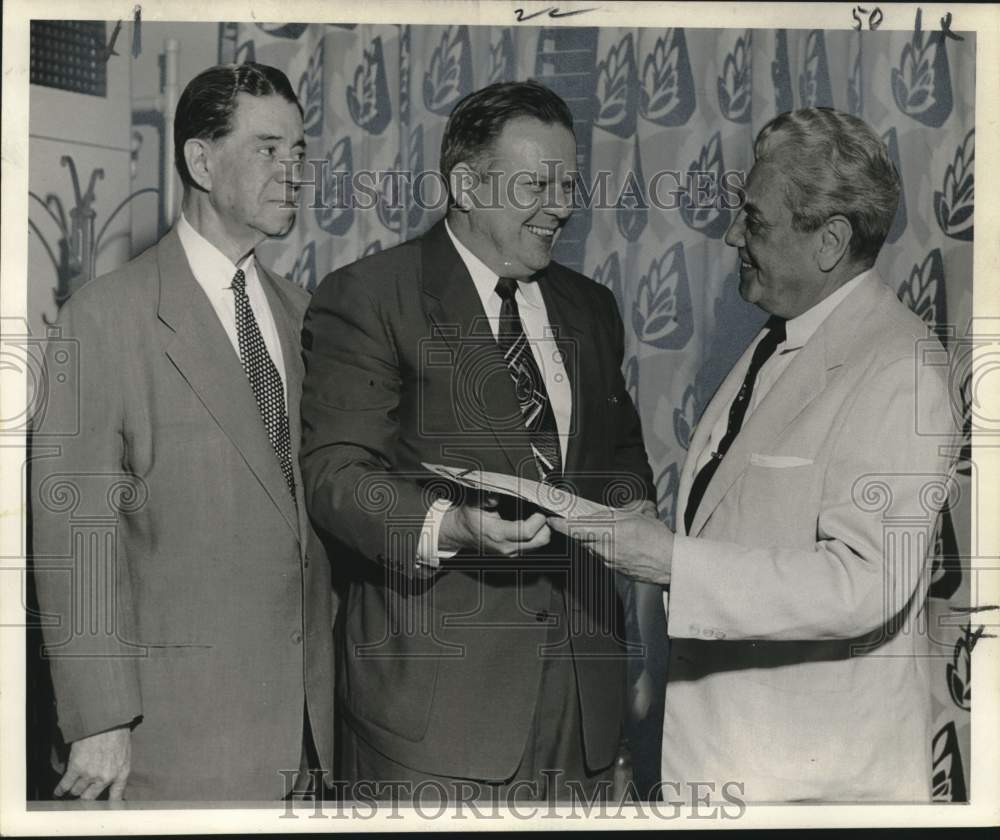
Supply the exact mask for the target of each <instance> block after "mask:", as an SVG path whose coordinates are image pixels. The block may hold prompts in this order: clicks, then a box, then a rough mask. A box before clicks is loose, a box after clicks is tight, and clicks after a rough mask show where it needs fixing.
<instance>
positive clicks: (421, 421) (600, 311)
mask: <svg viewBox="0 0 1000 840" xmlns="http://www.w3.org/2000/svg"><path fill="white" fill-rule="evenodd" d="M575 153H576V144H575V139H574V135H573V118H572V116H571V114H570V112H569V109H568V108H567V106H566V104H565V103H564V102H563V101H562V100H561V99H560V98H559V97H558V96H556V95H555V94H553V93H552V92H551V91H549V90H548V89H546V88H545V87H543V86H541V85H538V84H535V83H530V82H529V83H503V84H495V85H491V86H489V87H487V88H485V89H483V90H480V91H478V92H476V93H473V94H472V95H470V96H468V97H466V98H465V99H464V100H463V101H462V102H460V103H459V104H458V106H457V107H456V108H455V110H454V112H453V113H452V115H451V117H450V118H449V121H448V124H447V127H446V128H445V133H444V138H443V141H442V151H441V170H442V174H443V175H444V177H445V178H446V179H447V180H448V184H449V189H450V201H451V206H450V209H449V212H448V215H447V219H446V221H442V222H440V223H438V224H437V225H436V226H435V227H434V228H432V229H431V230H430V231H429V232H428V233H427V234H426V235H425V236H422V237H420V238H418V239H415V240H412V241H410V242H406V243H404V244H402V245H400V246H398V247H396V248H393V249H391V250H389V251H386V252H383V253H379V254H375V255H373V256H371V257H368V258H366V259H364V260H361V261H359V262H357V263H354V264H353V265H350V266H347V267H346V268H343V269H341V270H339V271H336V272H334V273H333V274H331V275H330V276H329V277H327V278H326V279H325V280H324V282H323V283H322V285H321V286H320V287H319V288H318V289H317V291H316V293H315V295H314V297H313V301H312V303H311V304H310V308H309V312H308V313H307V315H306V321H305V328H304V333H303V346H304V350H305V361H306V379H305V384H304V387H303V403H302V417H303V434H304V439H303V449H302V458H303V460H302V464H303V475H304V477H305V485H306V501H307V504H308V507H309V513H310V516H311V518H312V520H313V522H314V524H315V525H316V527H317V529H318V530H319V531H320V532H321V534H322V535H323V536H324V537H325V538H326V539H328V540H329V543H330V546H331V548H332V550H335V551H336V552H337V555H336V556H337V566H336V568H337V569H339V570H340V571H341V573H342V577H343V578H344V579H345V580H346V585H347V596H346V604H345V608H344V621H343V633H344V635H343V637H342V639H343V641H342V644H341V645H340V646H339V652H338V657H339V659H338V674H339V675H340V677H339V679H341V680H342V682H341V687H342V691H341V692H340V700H341V703H342V709H343V713H344V722H345V724H346V725H345V727H344V729H343V741H342V747H343V754H342V759H343V760H342V763H341V769H340V770H339V771H338V777H339V776H343V778H345V779H346V780H347V781H350V782H355V781H359V780H375V781H380V782H390V781H391V782H399V783H400V784H398V785H395V786H390V785H388V784H387V785H386V786H385V788H384V789H382V790H381V791H380V792H379V795H380V796H383V797H399V798H407V797H410V796H414V795H418V794H419V793H420V792H417V791H416V789H415V786H419V785H421V784H422V783H425V784H424V786H423V787H422V788H421V791H422V792H423V793H425V794H426V795H436V796H437V797H452V796H455V795H462V791H464V792H465V793H466V795H468V793H469V791H478V794H476V793H473V795H482V796H487V795H493V794H500V795H504V796H507V795H509V796H528V797H531V796H539V797H544V796H559V797H562V796H566V795H567V793H568V791H569V790H570V788H569V787H568V785H570V784H573V785H575V786H576V789H577V790H578V791H580V792H585V793H586V794H588V795H592V794H593V793H594V792H595V791H597V792H600V791H601V790H604V789H606V784H605V782H606V780H607V778H608V775H609V768H610V766H611V764H612V762H613V760H614V759H615V757H616V753H617V747H618V742H619V733H620V726H621V720H622V715H623V696H624V687H625V659H624V652H623V647H622V641H621V640H622V633H621V627H620V619H621V616H620V602H619V600H618V597H617V595H616V590H615V579H614V576H613V575H609V574H608V573H607V572H606V570H604V569H603V568H602V567H601V564H600V563H598V562H595V561H594V560H593V558H591V557H589V556H587V555H585V554H580V553H578V554H576V555H571V554H570V552H569V549H568V547H567V543H566V542H565V541H563V540H562V539H561V538H560V539H558V540H552V541H550V536H551V534H550V532H549V530H548V528H547V526H546V525H545V518H544V516H543V515H542V514H541V513H540V512H538V511H535V512H531V511H528V510H521V511H518V510H516V509H512V510H505V509H504V506H503V505H500V506H499V507H498V506H497V505H496V504H494V501H495V500H490V499H487V500H485V501H483V500H477V499H474V498H472V497H471V496H464V497H463V496H461V494H457V493H452V494H451V495H450V496H449V497H447V498H436V496H437V491H438V490H441V491H442V492H444V491H445V488H441V487H440V486H439V484H438V485H436V484H435V482H428V479H430V478H431V477H432V476H431V474H430V473H429V472H427V471H426V470H425V469H424V468H423V466H422V464H423V463H426V462H430V463H444V464H447V465H454V466H460V467H470V468H474V469H482V470H486V471H491V472H501V473H508V474H512V475H514V476H518V477H521V478H526V479H533V480H539V479H543V480H548V481H550V482H551V481H557V480H558V481H560V482H563V483H565V484H567V485H569V486H570V487H571V488H572V489H573V490H575V491H576V492H577V493H579V494H580V495H583V496H585V497H589V498H591V499H594V500H597V501H606V502H607V501H609V500H610V497H612V496H615V495H617V494H618V493H622V494H623V498H624V497H630V498H631V499H632V500H633V501H634V502H635V503H636V504H642V503H643V502H644V501H645V504H644V505H643V507H644V509H646V510H647V511H648V510H650V509H652V503H651V502H648V501H647V500H649V499H651V498H652V496H653V488H652V483H651V473H650V469H649V465H648V463H647V459H646V453H645V450H644V448H643V444H642V438H641V433H640V427H639V420H638V416H637V414H636V411H635V409H634V407H633V405H632V402H631V400H630V399H629V397H628V394H627V393H626V390H625V385H624V381H623V378H622V374H621V370H620V365H621V361H622V355H623V328H622V324H621V321H620V319H619V317H618V313H617V310H616V307H615V302H614V298H613V296H612V295H611V293H610V292H609V291H608V290H607V289H605V288H604V287H602V286H600V285H598V284H596V283H594V282H593V281H591V280H589V279H587V278H586V277H583V276H581V275H579V274H577V273H575V272H573V271H571V270H569V269H567V268H565V267H563V266H561V265H558V264H557V263H553V262H551V252H552V248H553V243H554V242H555V241H556V239H557V237H558V236H559V231H560V229H561V228H562V226H563V225H564V224H565V222H566V220H567V219H568V218H569V216H570V214H571V212H572V189H573V181H572V168H573V164H574V160H575ZM452 489H453V488H452ZM529 514H530V515H529ZM334 546H335V548H333V547H334ZM476 783H486V785H487V786H482V785H479V786H478V787H477V786H476ZM461 784H473V785H474V786H473V787H472V788H467V787H459V786H460V785H461ZM428 791H429V793H428Z"/></svg>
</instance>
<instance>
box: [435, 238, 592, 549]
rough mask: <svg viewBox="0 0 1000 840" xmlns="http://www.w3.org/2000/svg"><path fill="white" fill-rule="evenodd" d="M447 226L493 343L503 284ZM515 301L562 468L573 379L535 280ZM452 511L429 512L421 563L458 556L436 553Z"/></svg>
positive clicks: (444, 505)
mask: <svg viewBox="0 0 1000 840" xmlns="http://www.w3.org/2000/svg"><path fill="white" fill-rule="evenodd" d="M444 226H445V229H446V230H447V231H448V236H449V237H450V239H451V242H452V244H453V245H454V246H455V250H456V251H458V255H459V257H461V258H462V262H463V263H464V264H465V267H466V269H467V270H468V272H469V274H470V276H471V277H472V282H473V283H474V284H475V287H476V292H477V293H478V295H479V299H480V300H481V301H482V304H483V310H484V311H485V312H486V319H487V321H488V322H489V325H490V330H491V331H492V332H493V337H494V338H497V337H498V332H499V326H500V307H501V305H502V301H501V299H500V295H498V294H497V292H496V285H497V280H499V279H500V278H499V276H498V275H497V273H496V272H495V271H493V269H491V268H490V267H489V266H488V265H486V263H484V262H483V261H482V260H481V259H479V257H477V256H476V255H475V254H473V253H472V251H470V250H469V249H468V248H466V247H465V246H464V245H463V244H462V243H461V242H460V241H459V240H458V237H456V236H455V234H454V233H452V230H451V227H450V226H449V225H448V223H447V222H445V225H444ZM514 300H515V302H516V303H517V309H518V314H519V315H520V316H521V324H522V326H523V327H524V335H525V337H526V338H527V339H528V344H529V346H530V347H531V355H532V356H534V357H535V362H536V363H537V364H538V369H539V371H540V372H541V374H542V379H543V381H544V382H545V390H546V392H547V393H548V397H549V404H550V405H551V406H552V413H553V415H555V421H556V429H557V430H558V435H559V451H560V453H561V455H562V462H563V464H565V463H566V452H567V449H568V447H569V429H570V422H571V420H572V417H573V391H572V388H571V387H570V383H569V378H568V377H567V376H566V366H565V365H564V364H563V358H562V353H561V352H560V350H559V346H558V344H557V343H556V340H555V332H554V331H553V329H552V326H551V324H550V323H549V314H548V310H546V308H545V300H544V298H543V297H542V290H541V289H540V288H539V287H538V284H537V283H535V282H533V281H531V280H518V281H517V292H516V293H515V295H514ZM449 507H451V505H450V504H449V503H448V502H447V501H445V500H438V501H437V502H435V503H434V504H432V505H431V507H430V509H429V510H428V511H427V518H426V519H425V520H424V529H423V531H422V532H421V535H420V541H419V545H418V548H417V560H418V562H420V563H423V564H425V565H428V566H435V565H437V562H438V559H439V558H440V557H448V556H454V552H452V553H451V554H448V553H446V552H439V551H438V549H437V544H438V530H439V528H440V526H441V519H442V518H443V517H444V514H445V512H446V511H447V510H448V508H449Z"/></svg>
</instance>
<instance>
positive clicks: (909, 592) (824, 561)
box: [667, 358, 952, 640]
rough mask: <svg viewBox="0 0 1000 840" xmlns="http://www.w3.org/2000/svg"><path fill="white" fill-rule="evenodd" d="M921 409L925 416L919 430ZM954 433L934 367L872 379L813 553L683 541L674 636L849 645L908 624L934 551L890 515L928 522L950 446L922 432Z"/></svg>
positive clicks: (826, 492)
mask: <svg viewBox="0 0 1000 840" xmlns="http://www.w3.org/2000/svg"><path fill="white" fill-rule="evenodd" d="M918 381H919V384H918ZM918 390H919V392H920V399H919V401H918V400H917V399H916V395H917V391H918ZM918 407H920V408H921V411H922V412H923V417H922V419H921V420H920V421H919V422H915V421H916V409H917V408H918ZM951 426H952V422H951V417H950V409H949V400H948V394H947V389H946V387H945V385H944V382H943V380H942V379H941V377H940V376H939V375H938V373H937V372H936V371H922V372H920V373H919V374H917V375H916V376H915V371H914V363H913V359H912V358H904V359H899V360H897V361H894V362H892V363H890V364H888V365H886V366H885V367H883V368H882V369H880V370H878V371H877V372H875V373H874V374H873V375H871V376H869V377H868V378H867V380H866V381H865V382H863V383H862V385H861V387H860V388H859V389H858V391H857V392H856V394H855V397H854V400H853V403H852V406H851V407H850V409H849V411H848V412H847V414H846V416H845V422H844V423H843V424H842V426H841V428H840V429H839V430H838V432H837V438H836V440H835V442H834V445H833V449H832V452H831V456H830V460H829V463H828V464H827V466H826V472H825V475H824V478H823V482H824V483H823V488H822V495H821V501H820V508H819V513H818V517H817V521H816V542H815V545H814V546H813V547H812V548H811V549H808V550H801V549H791V548H779V547H764V546H756V547H749V546H744V545H739V544H737V543H735V542H732V543H730V542H722V541H716V540H711V539H702V538H700V537H694V538H692V537H685V536H680V535H678V536H677V537H676V540H675V551H674V558H673V568H672V573H671V586H670V607H669V615H668V628H667V632H668V635H669V636H672V637H675V638H677V637H687V638H714V639H727V640H733V639H771V640H809V639H814V640H815V639H851V638H855V637H858V636H861V635H863V634H866V633H869V632H873V631H876V630H878V628H880V627H882V626H884V625H885V624H886V623H887V622H888V621H889V620H890V619H891V618H893V617H896V616H900V615H901V613H902V611H903V610H904V609H905V608H906V607H907V605H908V603H909V602H910V601H911V599H912V598H913V596H914V595H915V594H918V593H919V592H921V591H922V589H923V588H925V587H926V584H927V574H928V564H927V559H928V554H929V552H928V545H927V543H926V541H925V540H924V538H923V536H921V533H922V532H921V533H913V529H912V527H911V533H910V535H909V540H907V539H901V540H896V539H894V538H892V536H891V535H889V529H887V527H886V523H885V517H886V516H887V515H888V516H891V517H894V518H897V517H898V519H896V521H897V522H902V521H905V520H906V519H907V518H908V517H909V518H910V519H911V521H913V522H918V523H926V521H927V517H928V513H927V507H926V506H927V505H928V504H931V505H932V506H933V504H934V502H933V499H934V497H935V495H936V493H938V492H939V491H940V488H941V486H942V485H941V484H940V482H941V481H943V480H944V479H945V478H946V476H947V475H948V470H949V462H948V459H947V457H946V456H945V455H943V454H941V452H940V451H939V450H940V449H941V446H942V444H944V443H947V440H946V439H942V437H941V436H930V435H926V434H922V433H920V431H919V429H947V428H950V427H951ZM936 488H937V489H936ZM752 502H753V500H748V504H752ZM938 502H940V499H938ZM767 515H771V516H775V515H781V512H780V511H770V512H768V514H767ZM918 528H922V525H920V526H918Z"/></svg>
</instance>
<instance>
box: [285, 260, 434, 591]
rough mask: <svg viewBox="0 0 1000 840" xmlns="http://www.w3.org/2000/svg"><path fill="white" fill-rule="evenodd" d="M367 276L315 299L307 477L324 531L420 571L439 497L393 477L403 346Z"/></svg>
mask: <svg viewBox="0 0 1000 840" xmlns="http://www.w3.org/2000/svg"><path fill="white" fill-rule="evenodd" d="M369 286H370V284H369V283H367V282H366V278H364V277H361V276H359V275H358V274H356V273H355V271H354V270H353V269H352V267H350V266H348V267H347V268H345V269H341V270H339V271H337V272H335V273H334V274H332V275H330V276H329V277H328V278H327V279H326V280H325V281H324V282H323V283H322V285H321V286H320V287H319V289H318V290H317V291H316V293H315V294H314V295H313V299H312V302H311V303H310V305H309V309H308V311H307V312H306V318H305V323H304V327H303V334H302V344H303V350H304V354H305V366H306V375H305V380H304V382H303V390H302V436H303V437H302V456H301V458H302V475H303V481H304V484H305V492H306V505H307V507H308V510H309V515H310V517H311V518H312V520H313V523H314V524H315V526H316V528H317V529H318V530H319V531H320V532H321V533H323V534H325V535H327V536H332V537H333V538H334V539H336V540H337V541H339V542H340V543H342V544H343V545H346V546H347V547H348V548H350V549H352V550H353V551H355V552H357V553H359V554H361V555H362V556H363V557H366V558H367V559H369V560H371V561H373V562H375V563H378V564H380V565H384V566H387V567H389V568H392V569H394V570H396V571H398V572H401V573H403V574H407V575H411V576H418V577H424V576H426V575H427V574H428V573H429V572H428V571H427V570H425V569H423V567H419V566H417V565H416V564H415V560H416V557H417V548H418V545H419V540H420V535H421V532H422V531H423V528H424V522H425V519H426V516H427V510H428V507H429V505H430V500H428V499H425V498H424V497H423V493H422V491H421V490H420V488H419V487H418V486H417V484H416V483H415V481H413V479H412V478H407V477H405V476H400V475H397V474H395V473H394V471H393V454H392V453H393V448H394V446H395V444H396V441H397V438H398V435H399V418H398V408H399V401H400V391H401V386H402V383H401V378H400V369H399V362H398V357H397V354H396V348H395V343H394V340H393V337H392V334H391V331H390V330H389V329H388V327H387V325H386V324H385V323H384V322H383V318H382V315H381V312H380V309H379V306H378V303H377V302H376V301H375V300H374V298H373V297H372V294H371V291H370V288H369Z"/></svg>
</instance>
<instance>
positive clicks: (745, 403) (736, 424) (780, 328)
mask: <svg viewBox="0 0 1000 840" xmlns="http://www.w3.org/2000/svg"><path fill="white" fill-rule="evenodd" d="M765 326H766V327H767V334H766V335H765V336H764V337H763V338H762V339H761V340H760V341H759V342H758V343H757V346H756V347H755V348H754V351H753V357H752V358H751V359H750V367H749V368H748V369H747V375H746V376H745V377H743V384H742V385H741V386H740V390H739V391H738V392H737V394H736V398H735V399H734V400H733V404H732V405H731V406H729V422H728V423H727V424H726V433H725V435H723V436H722V440H721V441H719V448H718V449H717V450H716V451H715V452H713V453H712V457H711V458H710V459H709V460H708V462H707V463H706V464H705V466H703V467H702V468H701V469H700V470H699V471H698V474H697V475H696V476H695V477H694V482H693V483H692V484H691V493H690V495H689V496H688V501H687V508H686V509H685V511H684V528H685V530H686V531H687V532H688V533H690V531H691V523H692V522H694V515H695V513H697V512H698V505H699V503H700V502H701V499H702V496H704V495H705V490H706V489H708V484H709V482H710V481H711V480H712V476H713V475H715V471H716V470H717V469H718V468H719V464H721V463H722V459H723V458H724V457H725V455H726V453H727V452H728V451H729V447H730V446H732V445H733V441H734V440H735V439H736V435H738V434H739V432H740V428H741V427H742V426H743V420H744V419H745V418H746V416H747V409H748V408H749V406H750V397H751V396H753V386H754V382H756V380H757V374H758V373H760V369H761V368H762V367H763V366H764V362H766V361H767V360H768V359H769V358H771V356H772V355H773V354H774V351H775V350H776V349H777V347H778V345H779V344H781V342H782V341H784V340H785V321H784V319H783V318H774V317H772V318H770V319H769V320H768V322H767V324H766V325H765Z"/></svg>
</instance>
